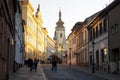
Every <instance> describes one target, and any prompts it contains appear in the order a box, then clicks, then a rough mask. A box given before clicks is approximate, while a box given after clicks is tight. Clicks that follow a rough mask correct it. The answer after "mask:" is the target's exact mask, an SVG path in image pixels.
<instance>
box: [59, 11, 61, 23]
mask: <svg viewBox="0 0 120 80" xmlns="http://www.w3.org/2000/svg"><path fill="white" fill-rule="evenodd" d="M59 20H60V21H61V10H59Z"/></svg>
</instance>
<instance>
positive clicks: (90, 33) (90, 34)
mask: <svg viewBox="0 0 120 80" xmlns="http://www.w3.org/2000/svg"><path fill="white" fill-rule="evenodd" d="M89 36H90V37H89V38H90V39H89V40H90V41H92V30H90V32H89Z"/></svg>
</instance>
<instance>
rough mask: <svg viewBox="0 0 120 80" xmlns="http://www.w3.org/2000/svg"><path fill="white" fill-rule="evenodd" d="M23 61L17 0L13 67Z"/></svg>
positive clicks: (22, 36) (22, 44)
mask: <svg viewBox="0 0 120 80" xmlns="http://www.w3.org/2000/svg"><path fill="white" fill-rule="evenodd" d="M23 62H24V28H23V20H22V14H21V9H20V4H19V1H17V4H16V13H15V69H18V68H19V67H20V66H21V65H22V64H23Z"/></svg>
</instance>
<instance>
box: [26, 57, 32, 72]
mask: <svg viewBox="0 0 120 80" xmlns="http://www.w3.org/2000/svg"><path fill="white" fill-rule="evenodd" d="M27 63H28V67H30V71H32V67H33V60H32V59H31V58H28V61H27Z"/></svg>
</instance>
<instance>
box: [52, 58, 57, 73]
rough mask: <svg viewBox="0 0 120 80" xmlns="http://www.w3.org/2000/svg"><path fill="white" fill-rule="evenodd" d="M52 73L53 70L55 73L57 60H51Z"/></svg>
mask: <svg viewBox="0 0 120 80" xmlns="http://www.w3.org/2000/svg"><path fill="white" fill-rule="evenodd" d="M51 70H52V71H53V70H55V71H57V60H56V59H53V60H52V69H51Z"/></svg>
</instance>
